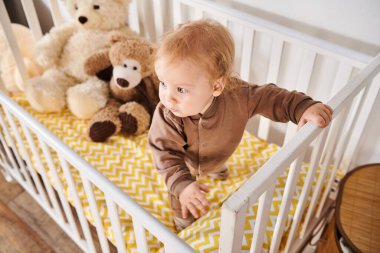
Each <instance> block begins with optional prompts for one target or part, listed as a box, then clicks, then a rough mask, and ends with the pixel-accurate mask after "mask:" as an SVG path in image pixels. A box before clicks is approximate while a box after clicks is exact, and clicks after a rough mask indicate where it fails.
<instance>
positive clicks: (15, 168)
mask: <svg viewBox="0 0 380 253" xmlns="http://www.w3.org/2000/svg"><path fill="white" fill-rule="evenodd" d="M0 122H1V127H2V130H3V131H5V134H6V135H8V130H7V128H6V127H5V126H4V121H3V117H2V116H0ZM3 131H0V140H1V142H2V144H3V147H4V149H5V153H6V154H7V158H8V159H9V161H10V162H11V166H12V168H11V169H12V171H14V172H15V174H16V176H18V177H19V178H20V179H22V176H21V173H20V171H19V169H18V166H17V164H16V160H15V157H14V156H13V154H12V151H11V150H10V147H9V146H8V144H7V142H6V139H9V138H5V137H4V136H3Z"/></svg>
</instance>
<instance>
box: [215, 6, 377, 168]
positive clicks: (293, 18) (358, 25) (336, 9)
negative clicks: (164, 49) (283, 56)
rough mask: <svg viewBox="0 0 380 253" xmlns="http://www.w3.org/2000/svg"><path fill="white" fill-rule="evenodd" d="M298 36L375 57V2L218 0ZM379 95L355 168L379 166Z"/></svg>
mask: <svg viewBox="0 0 380 253" xmlns="http://www.w3.org/2000/svg"><path fill="white" fill-rule="evenodd" d="M219 2H224V3H225V4H227V5H229V6H232V7H234V8H237V9H240V10H243V11H246V12H248V13H252V14H254V15H256V16H259V17H263V18H266V19H270V20H272V21H273V22H276V23H280V24H283V25H286V26H289V27H292V28H294V29H296V30H299V31H301V32H306V33H309V34H311V35H313V36H317V37H320V38H322V39H326V40H328V41H331V42H334V43H337V44H340V45H344V46H346V47H349V48H352V49H355V50H358V51H361V52H363V53H366V54H369V55H371V56H375V55H376V54H377V53H379V52H380V1H378V0H361V1H357V0H344V1H343V0H310V1H304V0H282V1H280V0H265V1H263V0H249V1H246V0H219ZM379 116H380V95H379V96H378V98H377V101H376V106H375V109H374V110H373V112H372V115H371V119H370V122H369V123H368V126H367V128H366V129H365V134H364V135H363V139H362V142H361V145H360V148H359V152H358V156H357V158H356V162H355V165H359V164H366V163H373V162H380V134H379V131H378V129H379V127H380V117H379Z"/></svg>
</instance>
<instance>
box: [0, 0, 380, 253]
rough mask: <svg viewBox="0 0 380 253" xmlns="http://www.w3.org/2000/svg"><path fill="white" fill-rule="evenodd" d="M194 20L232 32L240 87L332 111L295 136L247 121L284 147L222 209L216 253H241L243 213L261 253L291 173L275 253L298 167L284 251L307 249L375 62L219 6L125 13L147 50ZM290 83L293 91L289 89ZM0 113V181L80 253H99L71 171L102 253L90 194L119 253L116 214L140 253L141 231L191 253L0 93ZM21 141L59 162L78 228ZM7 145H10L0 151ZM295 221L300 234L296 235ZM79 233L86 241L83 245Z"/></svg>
mask: <svg viewBox="0 0 380 253" xmlns="http://www.w3.org/2000/svg"><path fill="white" fill-rule="evenodd" d="M22 3H23V7H24V10H25V12H26V14H27V15H26V16H27V19H28V23H29V25H30V27H31V29H32V31H33V33H34V36H35V38H36V39H38V38H40V37H41V36H42V32H41V29H40V26H39V23H38V19H37V14H36V12H35V9H34V6H33V1H27V0H24V1H22ZM50 6H51V11H52V14H53V18H54V22H55V24H59V23H61V22H64V18H62V15H61V9H60V8H59V5H58V2H57V1H56V0H50ZM0 17H1V23H2V26H3V30H4V32H5V33H6V36H7V38H8V41H9V44H10V47H11V48H12V50H13V53H14V56H15V58H16V63H17V66H18V68H19V70H20V72H21V74H22V76H23V78H24V80H25V81H27V79H28V77H27V75H26V71H25V67H24V65H23V63H22V61H21V58H20V53H19V50H18V48H17V44H16V43H15V38H14V36H13V34H12V32H11V29H10V20H9V17H8V14H7V12H6V11H5V6H4V3H3V1H0ZM199 18H214V19H217V20H218V21H220V22H222V23H223V24H225V25H226V26H227V27H228V28H229V29H230V31H231V32H232V34H233V36H234V38H235V42H236V48H237V53H236V71H237V72H238V73H239V75H240V76H241V78H242V79H245V80H249V81H251V82H254V83H267V82H274V83H277V84H279V85H280V86H284V87H286V88H288V89H297V90H300V91H304V92H307V93H308V94H310V95H311V96H313V97H314V98H316V99H317V100H322V101H324V102H327V103H328V104H329V105H330V106H331V107H332V108H333V109H334V115H333V116H334V119H333V121H332V124H330V126H329V127H328V128H326V129H319V128H317V127H315V126H314V125H312V124H307V125H306V126H304V127H303V128H302V129H300V130H299V131H298V132H296V127H295V126H294V125H292V124H289V125H287V124H286V125H285V124H281V125H280V124H273V123H271V122H270V121H268V120H267V119H265V118H259V117H258V118H256V119H254V120H253V121H252V124H251V125H250V130H251V131H253V132H254V133H255V134H256V135H257V136H258V137H260V138H262V139H264V140H269V141H276V142H277V143H278V144H280V145H283V146H282V148H281V149H280V151H279V152H278V153H277V154H275V155H274V156H273V157H272V158H271V159H270V160H269V161H268V162H266V163H265V165H264V166H263V167H261V168H260V170H259V171H258V172H257V173H256V174H254V175H253V176H252V177H251V178H249V179H248V181H247V182H246V183H245V184H244V185H243V186H242V187H240V189H239V190H237V191H236V192H235V193H233V194H232V195H231V196H230V197H229V198H228V199H227V200H226V201H225V202H224V204H223V206H222V207H221V208H222V211H221V213H222V215H221V228H220V238H222V239H221V240H220V242H219V251H220V252H240V251H241V245H242V241H243V235H244V224H245V220H246V213H247V209H248V208H249V207H250V206H252V205H254V204H257V203H258V209H257V210H258V211H257V217H256V220H255V226H254V231H253V238H252V244H251V249H250V252H261V251H262V247H263V240H264V236H265V231H266V230H265V228H266V226H267V222H268V217H269V213H270V211H271V203H272V199H273V192H274V185H275V181H276V179H277V178H278V177H279V175H281V174H282V173H283V172H284V171H285V170H286V169H287V168H288V167H289V166H290V170H289V173H288V177H287V180H286V185H285V192H284V197H283V200H282V202H281V206H280V212H279V215H278V218H277V220H276V221H274V222H275V229H274V231H273V236H272V239H271V244H270V248H269V251H270V252H278V251H279V245H280V242H281V239H282V238H283V233H284V228H285V222H286V218H285V217H287V215H288V212H289V209H290V201H291V199H292V196H293V194H294V189H295V184H296V181H297V177H298V175H299V171H300V168H301V164H302V163H303V162H308V163H309V164H310V169H309V170H308V172H307V176H306V178H305V183H304V185H303V186H302V193H301V195H300V198H299V202H298V204H297V207H296V210H295V215H294V218H293V222H292V224H291V228H290V230H289V232H288V234H287V240H286V243H285V245H286V246H285V248H284V249H283V250H284V251H285V252H298V251H300V250H302V248H303V247H304V245H305V244H306V243H307V241H308V240H310V237H311V235H312V233H313V231H314V230H315V229H316V227H317V225H318V224H321V223H323V222H325V221H326V217H327V216H328V215H327V214H328V212H329V211H330V210H331V207H332V206H333V201H332V200H331V199H333V195H334V194H332V192H331V189H332V188H334V180H335V178H336V174H337V172H338V171H340V172H343V173H344V172H347V171H348V170H350V168H351V167H352V164H353V162H354V160H353V159H354V158H355V155H356V151H357V148H358V143H359V140H360V138H361V136H362V133H363V131H364V128H365V126H366V123H367V120H368V117H369V114H370V112H371V110H372V106H373V104H374V101H375V99H376V97H377V95H378V93H379V89H380V79H379V75H378V73H379V72H380V56H377V57H375V58H373V57H371V56H368V55H365V54H361V53H359V52H355V51H352V50H350V49H347V48H343V47H341V46H338V45H334V44H331V43H329V42H326V41H323V40H320V39H317V38H314V37H311V36H309V35H306V34H302V33H299V32H297V31H295V30H292V29H289V28H287V27H283V26H281V25H278V24H274V23H271V22H269V21H266V20H262V19H259V18H256V17H254V16H251V15H248V14H246V13H244V12H241V11H238V10H235V9H232V8H228V7H226V6H224V5H222V4H219V3H217V1H208V0H207V1H201V0H175V1H168V0H162V1H160V0H134V1H132V3H131V15H130V26H131V28H132V29H133V30H135V31H137V32H140V33H141V34H142V35H144V36H145V37H147V38H149V39H150V40H152V41H157V40H158V39H159V38H160V36H161V35H162V34H163V32H164V31H166V30H168V29H170V28H172V27H173V26H174V25H176V24H179V23H181V22H183V21H186V20H192V19H199ZM290 63H291V64H290ZM288 83H292V84H293V85H292V86H287V85H286V84H288ZM0 103H1V110H2V113H1V114H0V115H1V117H0V124H1V131H0V140H1V142H2V143H3V149H2V151H1V152H0V165H1V171H2V172H3V174H4V176H5V177H6V178H7V179H9V180H13V179H14V180H16V181H17V182H18V183H19V184H20V185H22V186H23V187H24V188H25V190H26V191H27V192H28V193H30V195H31V196H32V197H33V198H34V199H35V200H36V201H37V202H38V203H39V204H40V205H41V206H42V207H43V208H44V210H45V211H46V212H47V213H48V214H49V215H50V216H51V217H52V218H53V219H54V220H55V221H56V222H57V224H59V225H60V227H61V228H62V229H63V230H64V231H65V232H66V233H67V234H68V235H69V236H70V237H71V238H72V240H74V241H75V242H76V243H77V244H78V246H79V247H80V248H81V249H82V250H83V251H84V252H96V250H95V247H94V238H93V237H92V236H91V233H90V229H89V224H88V222H87V221H86V218H85V215H84V214H83V210H82V206H81V203H80V201H79V198H78V197H77V194H76V193H75V191H74V189H75V187H73V184H74V182H73V176H72V175H71V172H70V170H69V169H67V168H68V165H70V166H72V167H75V168H76V170H78V172H79V174H80V180H81V183H82V184H83V186H84V189H85V193H86V195H87V198H88V201H89V203H90V207H91V211H92V213H93V215H94V220H95V227H96V230H97V233H98V240H99V244H100V247H101V250H102V252H110V249H109V246H108V243H107V238H106V236H105V233H104V228H103V224H102V222H101V220H100V215H99V211H98V209H97V208H96V203H95V198H94V192H93V188H94V187H96V188H97V189H99V190H100V191H102V192H103V193H104V195H105V197H106V203H107V209H108V212H109V216H110V220H111V222H112V228H113V232H114V235H115V239H116V247H117V249H118V252H128V251H129V250H128V245H126V244H125V241H124V238H123V235H122V231H121V229H120V220H119V217H118V211H120V209H122V210H124V211H125V212H126V213H128V214H129V215H130V216H131V218H132V220H133V230H134V232H135V238H136V244H137V248H138V251H139V252H149V248H148V245H147V238H146V236H147V235H146V231H148V232H149V233H150V234H151V235H153V236H154V237H156V238H157V239H158V240H159V241H161V242H162V243H163V245H164V249H165V252H194V249H192V248H191V247H190V246H189V245H188V244H186V243H185V242H184V241H183V240H181V239H180V238H179V237H178V236H177V235H176V234H174V233H173V232H171V231H170V230H169V229H168V228H167V227H166V226H165V225H163V224H162V223H160V222H159V221H158V220H157V219H155V218H154V217H153V216H152V215H151V214H150V213H149V212H147V211H146V210H145V209H144V208H142V207H141V206H139V205H138V204H137V203H135V202H134V201H133V200H132V199H131V198H130V197H129V196H128V195H127V194H125V193H124V192H123V191H121V190H120V189H119V188H118V187H117V186H115V185H114V184H112V182H111V181H110V180H108V179H107V178H106V177H105V176H103V175H102V174H101V173H99V172H98V171H97V170H96V169H95V168H93V167H92V166H91V165H89V164H88V163H87V162H86V161H85V160H84V159H83V158H82V157H80V156H79V155H78V154H77V153H75V151H74V150H72V149H70V148H69V147H67V146H66V145H65V144H64V143H63V142H62V141H61V140H60V139H59V138H57V137H56V136H55V135H54V134H52V133H51V132H49V131H48V130H47V129H46V128H45V127H44V126H43V125H42V124H41V123H40V122H38V121H37V120H36V119H34V118H33V117H31V116H30V115H29V114H28V113H26V112H25V111H24V110H23V108H22V107H20V106H19V105H18V104H17V103H15V102H14V101H12V99H10V98H9V97H8V96H7V95H6V94H5V93H3V92H2V93H0ZM20 126H21V127H20ZM20 132H22V135H23V136H25V137H26V139H27V140H26V141H27V143H28V148H30V149H31V150H32V152H37V147H38V149H41V150H42V151H43V154H44V156H45V159H46V160H47V163H48V164H49V165H50V166H51V167H54V163H55V162H54V161H53V157H52V156H51V155H50V154H49V150H50V149H51V150H55V151H56V153H57V154H58V159H59V164H60V167H61V168H63V170H64V173H65V176H66V178H67V182H68V183H69V189H70V190H71V191H72V192H71V194H72V195H73V196H74V202H75V203H74V206H75V210H76V213H77V215H78V218H79V221H80V223H79V224H76V223H75V221H74V217H73V213H72V211H71V209H70V204H69V203H68V201H67V200H66V199H65V196H64V194H63V189H62V186H61V185H54V187H53V186H52V185H51V184H50V183H49V180H47V175H46V171H44V170H43V169H40V170H39V171H38V172H39V173H37V172H36V170H35V169H34V168H33V166H31V164H25V165H24V163H23V154H24V153H25V149H26V147H25V146H24V142H23V141H22V140H20V138H22V137H21V135H20ZM31 134H33V135H36V136H37V137H38V141H37V142H36V141H34V140H33V138H32V137H31ZM5 143H7V144H8V145H4V144H5ZM16 144H17V145H16ZM12 152H14V154H12ZM12 157H13V158H12ZM36 163H37V165H38V164H41V161H39V160H38V159H37V162H36ZM41 167H43V166H41ZM317 168H320V171H319V172H318V173H319V176H318V180H317V182H316V183H315V184H313V179H314V177H315V175H316V171H317ZM26 172H27V173H26ZM311 190H312V191H311ZM55 192H57V193H58V194H55ZM310 192H312V194H311V195H310ZM61 206H62V207H61ZM64 217H66V219H65V218H64ZM301 220H302V224H303V225H302V229H301V231H300V232H299V227H300V224H301ZM79 230H81V231H83V234H82V235H81V233H79V232H78V231H79Z"/></svg>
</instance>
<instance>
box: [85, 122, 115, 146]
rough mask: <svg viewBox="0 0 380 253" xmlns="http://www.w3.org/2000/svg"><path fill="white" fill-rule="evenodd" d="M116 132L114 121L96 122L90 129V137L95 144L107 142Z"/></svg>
mask: <svg viewBox="0 0 380 253" xmlns="http://www.w3.org/2000/svg"><path fill="white" fill-rule="evenodd" d="M115 131H116V125H115V124H114V123H113V122H112V121H101V122H95V123H94V124H92V125H91V127H90V129H89V136H90V138H91V140H92V141H94V142H105V141H106V140H107V139H108V138H109V137H111V136H112V135H113V134H114V133H115Z"/></svg>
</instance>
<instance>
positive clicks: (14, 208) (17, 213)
mask: <svg viewBox="0 0 380 253" xmlns="http://www.w3.org/2000/svg"><path fill="white" fill-rule="evenodd" d="M28 252H31V253H33V252H36V253H37V252H38V253H40V252H43V253H50V252H58V253H66V252H67V253H76V252H82V251H81V250H80V248H79V247H78V246H77V245H76V244H75V243H74V242H73V241H72V240H71V239H70V238H69V237H68V236H67V235H66V234H65V233H64V232H63V230H61V228H60V227H59V226H58V225H56V223H55V222H54V221H53V220H52V219H51V218H50V216H48V215H47V214H46V213H45V212H44V210H43V209H42V208H41V207H40V206H39V205H38V204H37V203H36V202H35V201H34V200H33V199H32V197H30V196H29V194H28V193H27V192H25V191H24V190H23V188H22V187H21V186H19V185H18V184H17V183H9V182H7V181H6V180H5V179H4V177H3V175H2V174H1V173H0V253H28Z"/></svg>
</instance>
